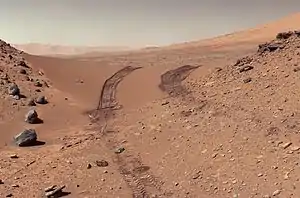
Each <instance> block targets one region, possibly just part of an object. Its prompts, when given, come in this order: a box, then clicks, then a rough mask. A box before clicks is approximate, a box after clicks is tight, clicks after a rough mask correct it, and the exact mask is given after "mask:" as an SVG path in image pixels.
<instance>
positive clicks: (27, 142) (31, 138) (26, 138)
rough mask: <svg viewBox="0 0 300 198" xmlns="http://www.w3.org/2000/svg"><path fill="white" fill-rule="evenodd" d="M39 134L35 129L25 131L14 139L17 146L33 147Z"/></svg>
mask: <svg viewBox="0 0 300 198" xmlns="http://www.w3.org/2000/svg"><path fill="white" fill-rule="evenodd" d="M36 140H37V134H36V131H35V130H34V129H25V130H24V131H23V132H21V133H19V134H18V135H16V136H15V137H14V141H15V143H16V145H18V146H20V147H23V146H33V145H35V144H36Z"/></svg>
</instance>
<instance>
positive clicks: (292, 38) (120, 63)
mask: <svg viewBox="0 0 300 198" xmlns="http://www.w3.org/2000/svg"><path fill="white" fill-rule="evenodd" d="M298 21H300V15H299V14H296V15H292V16H290V17H287V18H285V19H283V20H281V21H278V22H274V23H272V24H268V25H265V26H262V27H258V28H256V29H252V30H248V31H243V32H237V33H233V34H231V35H225V36H223V37H218V38H213V39H211V40H205V41H199V42H191V43H186V44H178V45H173V46H168V47H163V48H148V49H143V50H139V51H131V52H120V53H115V54H110V55H108V54H106V55H103V54H99V55H95V54H93V56H78V57H76V58H75V57H73V58H57V57H56V58H54V57H45V56H36V55H29V54H26V53H22V52H20V51H18V50H16V49H14V48H13V47H11V46H10V45H8V44H7V43H5V42H2V41H1V43H0V44H1V45H0V46H1V48H0V49H1V59H0V65H1V70H0V75H1V81H0V82H1V83H0V91H1V95H2V97H1V101H0V102H1V105H0V108H1V113H0V127H1V139H0V149H1V152H0V197H18V198H27V197H28V198H32V197H42V196H44V195H45V188H47V187H49V186H52V185H58V186H64V185H65V188H64V189H63V192H64V193H63V194H61V195H59V196H58V195H57V196H56V197H63V196H65V197H74V198H81V197H82V198H102V197H103V198H117V197H120V198H127V197H128V198H130V197H134V198H143V197H153V198H154V197H174V198H182V197H187V198H214V197H215V198H225V197H228V198H230V197H234V198H237V197H239V198H244V197H245V198H248V197H253V198H267V197H284V198H286V197H300V190H299V189H298V186H299V179H300V178H299V176H298V175H299V170H300V169H299V162H298V158H299V151H300V142H299V140H298V135H299V130H300V128H299V126H298V125H299V121H298V120H299V112H300V109H299V108H298V105H297V103H298V102H299V97H300V96H299V93H298V91H297V90H298V88H299V86H300V84H299V82H298V77H299V76H298V75H299V72H300V65H299V64H300V51H299V49H300V34H299V33H298V32H295V33H294V32H292V33H287V34H279V36H277V38H276V35H277V34H278V32H281V31H286V30H288V29H292V30H294V29H298V27H300V23H299V22H298ZM272 39H274V40H272ZM266 40H268V41H269V43H267V44H265V45H260V46H259V47H258V44H262V43H264V42H265V41H266ZM24 70H25V71H24ZM37 82H40V84H39V83H37ZM12 83H15V84H17V85H18V87H19V88H20V92H21V94H20V95H21V96H22V97H20V98H17V99H16V98H15V96H12V95H10V94H9V88H10V87H11V85H12ZM39 96H45V97H46V99H47V100H48V103H47V104H36V105H35V106H31V105H29V103H28V101H29V100H30V99H32V100H33V101H37V98H38V97H39ZM30 109H35V110H36V111H37V113H38V115H39V118H40V119H42V121H43V123H39V124H29V123H26V122H25V121H24V119H25V117H24V116H25V114H26V113H27V112H28V111H29V110H30ZM26 128H27V129H29V128H32V129H35V130H36V132H37V134H38V140H39V141H40V144H39V145H35V146H32V147H18V146H16V145H15V144H14V141H13V137H14V136H15V135H16V134H18V133H20V132H22V130H24V129H26ZM54 197H55V196H54Z"/></svg>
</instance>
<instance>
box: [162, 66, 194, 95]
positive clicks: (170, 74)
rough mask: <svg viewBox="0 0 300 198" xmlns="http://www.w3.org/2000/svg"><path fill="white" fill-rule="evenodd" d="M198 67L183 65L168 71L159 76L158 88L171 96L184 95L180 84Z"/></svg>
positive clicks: (183, 89)
mask: <svg viewBox="0 0 300 198" xmlns="http://www.w3.org/2000/svg"><path fill="white" fill-rule="evenodd" d="M197 68H198V66H191V65H184V66H181V67H178V68H176V69H173V70H169V71H167V72H165V73H164V74H162V75H161V82H160V84H159V88H160V89H161V90H162V91H165V92H167V93H168V94H169V95H171V96H176V95H182V94H185V93H186V90H185V88H184V87H183V86H182V84H181V82H182V81H183V80H185V79H186V78H187V77H188V76H189V75H190V73H191V72H192V71H194V70H195V69H197Z"/></svg>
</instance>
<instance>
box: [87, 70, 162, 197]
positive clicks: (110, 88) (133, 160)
mask: <svg viewBox="0 0 300 198" xmlns="http://www.w3.org/2000/svg"><path fill="white" fill-rule="evenodd" d="M136 69H140V67H131V66H127V67H125V68H123V69H121V70H119V71H117V72H116V73H115V74H114V75H112V76H111V77H110V78H108V79H107V80H106V81H105V83H104V85H103V87H102V90H101V95H100V98H99V101H98V105H97V108H96V109H95V110H94V111H93V112H92V115H90V117H92V118H93V121H97V122H96V123H97V124H98V125H99V126H100V130H99V131H100V132H101V133H102V134H103V135H104V136H103V137H104V140H105V143H106V145H107V146H108V148H109V149H115V148H116V147H117V146H118V145H119V144H118V142H116V140H115V138H114V137H113V136H110V135H109V133H106V131H107V129H106V128H107V127H108V119H109V118H111V115H112V112H113V111H114V110H116V107H117V106H118V102H117V99H116V91H117V86H118V85H119V83H120V82H121V81H122V80H123V79H124V78H125V77H126V76H127V75H129V74H130V73H131V72H133V71H134V70H136ZM115 162H116V163H117V164H118V167H119V171H120V173H121V175H123V178H124V181H125V182H126V183H127V185H128V186H129V188H130V189H131V191H132V196H133V198H150V196H153V195H156V197H166V196H165V195H163V194H162V193H161V184H162V183H161V182H159V180H158V179H157V178H156V177H154V176H153V175H152V174H151V173H150V171H149V169H150V167H147V166H144V165H143V163H142V161H141V159H140V157H135V156H134V155H131V154H130V151H128V150H127V151H125V152H124V153H121V154H116V156H115Z"/></svg>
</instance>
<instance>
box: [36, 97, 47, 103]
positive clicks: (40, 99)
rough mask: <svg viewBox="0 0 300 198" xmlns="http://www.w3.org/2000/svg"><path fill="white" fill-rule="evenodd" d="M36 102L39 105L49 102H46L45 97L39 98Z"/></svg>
mask: <svg viewBox="0 0 300 198" xmlns="http://www.w3.org/2000/svg"><path fill="white" fill-rule="evenodd" d="M35 102H36V103H38V104H47V103H48V101H47V100H46V98H45V96H39V97H38V98H37V99H36V101H35Z"/></svg>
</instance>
